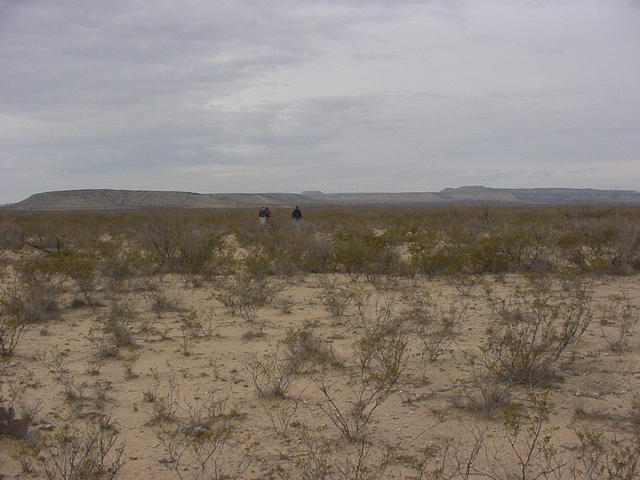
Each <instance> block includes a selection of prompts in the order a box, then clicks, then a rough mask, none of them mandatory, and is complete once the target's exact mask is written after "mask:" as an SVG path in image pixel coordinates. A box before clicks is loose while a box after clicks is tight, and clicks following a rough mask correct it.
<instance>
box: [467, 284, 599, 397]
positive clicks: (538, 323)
mask: <svg viewBox="0 0 640 480" xmlns="http://www.w3.org/2000/svg"><path fill="white" fill-rule="evenodd" d="M591 318H592V312H591V298H590V296H589V295H588V294H587V293H586V292H584V291H582V292H577V293H576V294H575V296H574V297H572V298H570V299H569V301H566V302H562V303H552V302H551V301H550V299H549V298H547V297H542V296H537V295H532V294H531V293H526V292H519V293H517V294H516V295H513V296H510V297H507V298H501V299H496V301H495V303H494V319H493V321H492V323H491V326H490V327H489V338H488V339H487V342H486V343H485V344H484V345H482V346H481V347H480V351H481V353H480V355H478V356H476V357H475V359H476V360H477V361H478V362H479V363H480V365H482V366H483V367H485V368H486V370H487V372H489V374H491V375H494V376H496V377H498V378H502V379H503V380H504V381H506V382H508V383H516V384H524V385H529V386H535V385H538V384H540V383H543V382H545V381H546V380H548V379H549V377H550V376H551V374H552V372H553V369H554V367H555V366H556V364H557V362H558V359H559V358H560V356H561V355H562V354H563V353H564V351H565V350H566V349H567V348H569V347H571V346H573V345H575V344H576V343H577V342H578V341H579V340H580V338H581V337H582V335H583V334H584V332H585V331H586V329H587V328H588V326H589V324H590V322H591Z"/></svg>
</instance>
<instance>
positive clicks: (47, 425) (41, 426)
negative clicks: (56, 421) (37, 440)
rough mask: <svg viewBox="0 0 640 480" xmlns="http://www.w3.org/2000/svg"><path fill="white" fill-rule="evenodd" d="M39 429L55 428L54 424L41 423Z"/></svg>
mask: <svg viewBox="0 0 640 480" xmlns="http://www.w3.org/2000/svg"><path fill="white" fill-rule="evenodd" d="M38 430H53V425H51V424H50V423H43V424H41V425H38Z"/></svg>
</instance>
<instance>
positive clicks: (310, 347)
mask: <svg viewBox="0 0 640 480" xmlns="http://www.w3.org/2000/svg"><path fill="white" fill-rule="evenodd" d="M282 343H284V345H285V346H286V348H287V350H288V351H289V360H290V362H291V364H292V365H293V366H294V368H295V371H296V373H299V372H301V371H303V370H304V368H305V365H308V364H314V365H330V366H333V367H340V366H342V362H341V361H340V360H338V359H337V358H336V356H335V353H334V351H333V348H332V347H331V343H329V342H327V341H326V340H324V339H322V338H319V337H317V336H316V335H315V334H314V333H313V331H311V330H309V329H300V328H299V329H293V328H290V329H289V330H287V333H286V335H285V338H284V340H283V341H282Z"/></svg>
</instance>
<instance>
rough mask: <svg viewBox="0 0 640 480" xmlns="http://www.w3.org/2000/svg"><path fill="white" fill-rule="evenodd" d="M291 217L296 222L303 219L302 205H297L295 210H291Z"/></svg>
mask: <svg viewBox="0 0 640 480" xmlns="http://www.w3.org/2000/svg"><path fill="white" fill-rule="evenodd" d="M291 218H293V221H294V222H299V221H300V220H302V212H301V211H300V207H298V205H296V208H294V209H293V212H291Z"/></svg>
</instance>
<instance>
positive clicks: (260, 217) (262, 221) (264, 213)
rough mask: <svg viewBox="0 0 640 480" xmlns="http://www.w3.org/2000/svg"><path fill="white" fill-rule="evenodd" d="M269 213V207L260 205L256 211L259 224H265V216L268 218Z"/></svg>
mask: <svg viewBox="0 0 640 480" xmlns="http://www.w3.org/2000/svg"><path fill="white" fill-rule="evenodd" d="M270 213H271V212H269V209H268V208H267V207H262V208H261V209H260V211H259V212H258V221H259V222H260V225H266V224H267V218H269V214H270Z"/></svg>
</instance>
